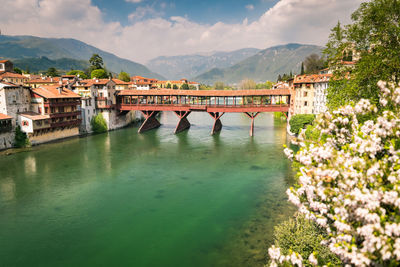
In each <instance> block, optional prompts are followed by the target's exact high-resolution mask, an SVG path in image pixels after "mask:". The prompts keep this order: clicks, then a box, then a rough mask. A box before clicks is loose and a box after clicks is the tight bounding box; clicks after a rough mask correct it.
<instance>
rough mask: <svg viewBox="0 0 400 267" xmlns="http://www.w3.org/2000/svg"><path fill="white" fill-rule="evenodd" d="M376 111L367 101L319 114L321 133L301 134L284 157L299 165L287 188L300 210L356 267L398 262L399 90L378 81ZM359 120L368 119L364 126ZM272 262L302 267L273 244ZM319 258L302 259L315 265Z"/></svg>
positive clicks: (392, 85)
mask: <svg viewBox="0 0 400 267" xmlns="http://www.w3.org/2000/svg"><path fill="white" fill-rule="evenodd" d="M378 85H379V87H380V89H381V98H380V104H381V105H382V106H383V110H382V112H381V113H379V114H378V113H377V112H378V111H377V108H376V107H375V106H374V105H371V104H370V102H369V101H368V100H361V101H360V102H358V103H357V104H356V105H355V106H350V105H349V106H346V107H342V108H340V109H339V110H337V111H334V112H332V113H329V112H328V113H325V114H321V115H320V116H319V117H318V118H317V119H316V121H315V126H316V128H317V129H318V130H319V131H320V134H319V138H318V139H317V140H314V141H307V140H306V139H305V138H304V135H301V136H300V139H301V142H300V147H301V148H300V150H299V151H298V152H297V153H296V154H294V153H293V151H292V150H290V149H288V148H286V149H285V153H286V155H287V156H288V157H289V158H290V159H292V160H293V161H294V162H297V163H298V164H300V166H301V167H300V172H299V185H298V186H296V187H295V188H290V189H289V190H288V191H287V193H288V195H289V200H290V201H291V202H292V203H294V204H295V205H296V206H297V207H298V208H299V211H300V212H301V213H303V214H304V215H305V216H306V217H307V218H309V219H312V220H314V221H315V222H316V223H317V224H318V225H320V226H321V227H324V228H325V229H326V230H327V233H328V238H327V239H326V240H324V241H323V242H324V244H325V245H326V246H328V247H329V249H330V250H331V251H332V252H333V253H335V254H336V255H338V256H339V258H340V259H341V260H342V261H343V262H344V263H348V264H351V265H356V266H369V265H384V266H395V265H397V264H398V262H399V261H400V118H399V115H400V112H399V111H400V88H396V87H395V86H394V84H387V83H384V82H379V84H378ZM360 118H374V119H372V120H367V121H365V122H363V123H361V122H360ZM269 255H270V257H271V260H272V265H273V266H276V265H278V264H286V265H287V264H292V265H298V266H302V264H303V263H302V261H301V262H300V260H302V259H301V256H300V257H299V255H298V254H295V253H294V254H292V255H289V256H285V255H281V253H280V249H279V248H276V247H271V248H270V249H269ZM317 259H318V255H315V253H314V254H311V255H310V258H309V259H308V262H309V263H311V264H314V265H317V264H318V260H317Z"/></svg>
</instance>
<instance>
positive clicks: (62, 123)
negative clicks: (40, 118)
mask: <svg viewBox="0 0 400 267" xmlns="http://www.w3.org/2000/svg"><path fill="white" fill-rule="evenodd" d="M81 121H82V120H81V119H78V120H72V121H60V122H52V123H50V127H52V128H58V127H71V126H72V127H73V126H76V127H78V126H80V125H81Z"/></svg>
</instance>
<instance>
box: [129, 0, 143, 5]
mask: <svg viewBox="0 0 400 267" xmlns="http://www.w3.org/2000/svg"><path fill="white" fill-rule="evenodd" d="M125 2H128V3H135V4H137V3H140V2H142V0H125Z"/></svg>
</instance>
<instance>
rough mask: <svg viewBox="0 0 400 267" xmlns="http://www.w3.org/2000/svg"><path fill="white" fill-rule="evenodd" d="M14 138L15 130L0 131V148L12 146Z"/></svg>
mask: <svg viewBox="0 0 400 267" xmlns="http://www.w3.org/2000/svg"><path fill="white" fill-rule="evenodd" d="M14 139H15V132H14V131H12V132H8V133H0V150H3V149H7V148H12V147H13V144H14Z"/></svg>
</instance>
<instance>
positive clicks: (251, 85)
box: [239, 79, 257, 90]
mask: <svg viewBox="0 0 400 267" xmlns="http://www.w3.org/2000/svg"><path fill="white" fill-rule="evenodd" d="M256 86H257V84H256V82H255V81H253V80H251V79H245V80H242V81H241V82H240V84H239V88H240V89H242V90H249V89H255V88H256Z"/></svg>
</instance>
